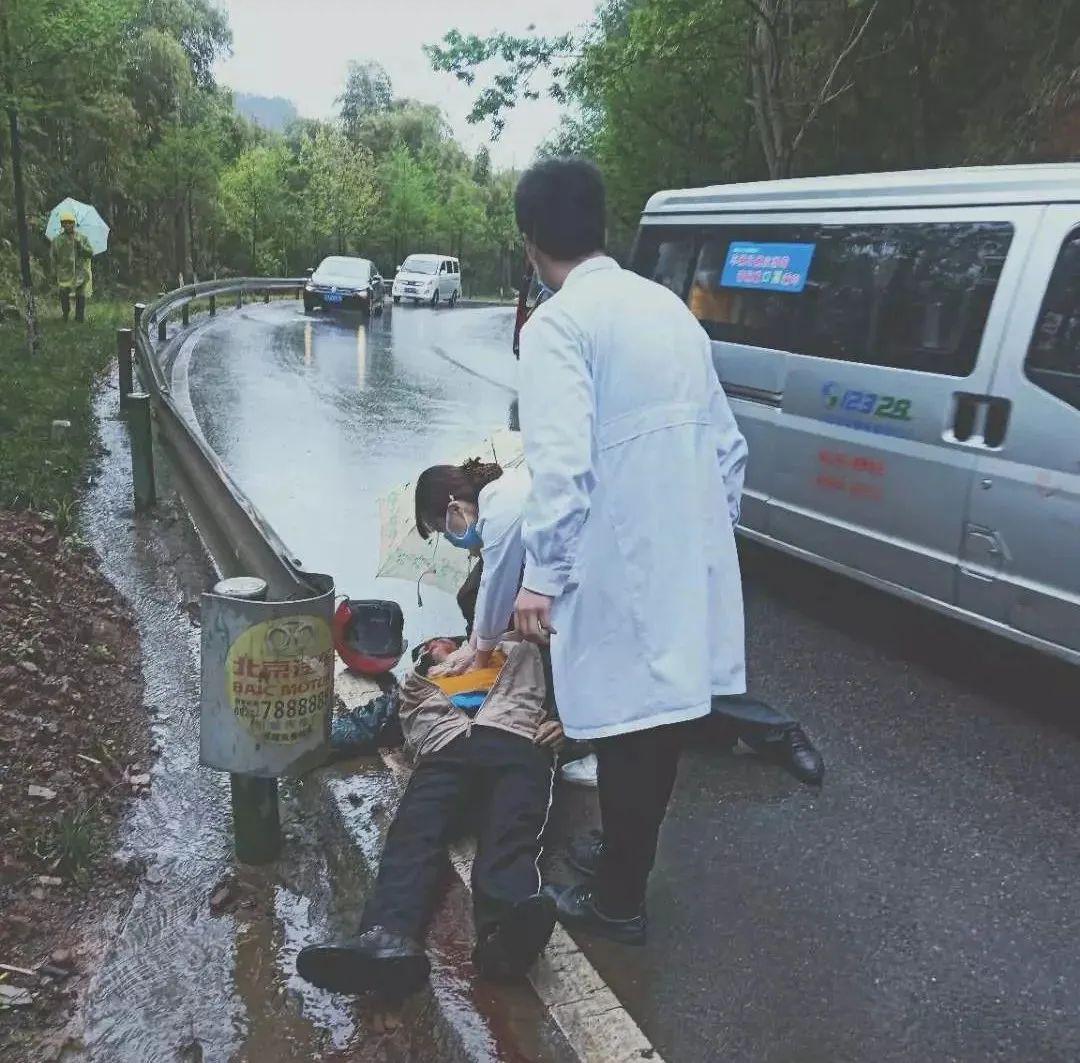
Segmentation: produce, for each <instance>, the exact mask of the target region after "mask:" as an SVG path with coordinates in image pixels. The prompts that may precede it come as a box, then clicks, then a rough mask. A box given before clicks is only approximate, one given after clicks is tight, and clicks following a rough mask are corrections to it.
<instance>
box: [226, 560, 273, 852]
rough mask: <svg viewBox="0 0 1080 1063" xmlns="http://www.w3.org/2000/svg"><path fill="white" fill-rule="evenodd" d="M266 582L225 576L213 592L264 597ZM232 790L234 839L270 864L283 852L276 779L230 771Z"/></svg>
mask: <svg viewBox="0 0 1080 1063" xmlns="http://www.w3.org/2000/svg"><path fill="white" fill-rule="evenodd" d="M266 592H267V586H266V582H265V581H264V580H261V579H256V578H254V577H251V576H240V577H237V578H234V579H226V580H222V581H221V582H220V583H218V584H217V586H215V587H214V594H220V595H221V596H222V597H225V598H241V599H244V600H246V601H263V600H265V598H266ZM229 783H230V787H231V790H232V815H233V843H234V846H235V848H236V859H237V860H239V861H240V863H242V864H269V863H271V862H272V861H273V860H276V859H277V857H278V854H279V853H280V852H281V820H280V818H279V816H278V783H277V779H267V778H263V777H260V776H256V775H241V774H238V773H236V772H233V773H231V774H230V775H229Z"/></svg>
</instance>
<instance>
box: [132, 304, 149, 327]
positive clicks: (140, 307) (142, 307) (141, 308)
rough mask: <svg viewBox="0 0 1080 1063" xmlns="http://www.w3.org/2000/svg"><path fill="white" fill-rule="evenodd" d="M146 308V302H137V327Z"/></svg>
mask: <svg viewBox="0 0 1080 1063" xmlns="http://www.w3.org/2000/svg"><path fill="white" fill-rule="evenodd" d="M145 310H146V303H136V304H135V315H134V317H135V327H136V328H138V327H139V322H140V321H142V316H143V312H144V311H145Z"/></svg>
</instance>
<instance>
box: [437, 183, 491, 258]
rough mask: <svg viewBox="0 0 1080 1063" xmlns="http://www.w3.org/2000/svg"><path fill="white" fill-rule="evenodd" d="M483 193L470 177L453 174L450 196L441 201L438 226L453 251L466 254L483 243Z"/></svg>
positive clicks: (453, 252)
mask: <svg viewBox="0 0 1080 1063" xmlns="http://www.w3.org/2000/svg"><path fill="white" fill-rule="evenodd" d="M485 220H486V215H485V213H484V193H483V190H482V189H481V188H480V186H479V185H477V184H476V183H475V182H474V181H473V180H472V178H471V177H470V176H468V175H466V174H463V173H457V174H454V177H453V180H452V181H451V185H450V193H449V195H448V196H447V197H446V198H445V199H444V200H443V201H442V207H441V210H440V211H439V217H438V225H439V229H440V232H441V233H444V234H445V237H446V241H447V244H446V246H447V247H448V248H449V250H450V253H451V254H452V255H454V256H455V257H456V258H464V257H465V249H466V248H467V247H474V246H476V245H477V244H479V243H480V241H481V239H482V238H483V234H484V222H485Z"/></svg>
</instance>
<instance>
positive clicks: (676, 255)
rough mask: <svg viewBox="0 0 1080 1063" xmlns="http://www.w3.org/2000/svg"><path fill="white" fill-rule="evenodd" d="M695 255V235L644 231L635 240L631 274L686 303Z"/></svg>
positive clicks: (687, 230) (681, 230) (684, 230)
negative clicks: (645, 279) (646, 278)
mask: <svg viewBox="0 0 1080 1063" xmlns="http://www.w3.org/2000/svg"><path fill="white" fill-rule="evenodd" d="M696 253H697V233H696V232H695V231H694V230H693V229H691V228H689V227H685V228H671V229H667V228H664V229H661V228H659V227H646V228H644V229H642V230H641V235H640V237H639V238H638V245H637V249H636V251H635V254H634V270H635V272H637V273H640V274H641V275H642V276H643V277H648V278H649V280H654V281H656V282H657V284H662V285H663V286H664V287H665V288H670V289H671V290H672V291H673V292H674V293H675V294H676V295H677V296H678V297H679V298H680V299H685V298H686V289H687V285H688V284H689V283H690V269H691V267H692V266H693V264H694V257H695V255H696Z"/></svg>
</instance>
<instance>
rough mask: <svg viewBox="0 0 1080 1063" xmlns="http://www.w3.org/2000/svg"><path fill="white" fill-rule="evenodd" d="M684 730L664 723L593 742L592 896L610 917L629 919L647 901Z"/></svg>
mask: <svg viewBox="0 0 1080 1063" xmlns="http://www.w3.org/2000/svg"><path fill="white" fill-rule="evenodd" d="M693 722H696V721H693ZM688 726H689V725H688V724H681V723H680V724H668V725H666V726H663V727H651V728H649V729H648V730H645V731H633V732H631V733H630V734H624V735H615V736H613V737H611V738H598V739H594V740H593V747H594V749H595V752H596V760H597V766H598V771H597V785H598V788H599V797H600V819H601V825H602V828H603V832H604V848H603V851H602V853H601V855H600V864H599V867H598V869H597V873H596V880H595V882H596V885H595V893H594V897H595V901H596V907H597V908H598V909H599V910H600V911H601V912H602V913H603V914H604V915H606V916H610V917H611V918H613V919H630V918H632V917H634V916H636V915H638V914H639V912H640V911H641V907H642V905H643V904H644V903H645V887H646V884H647V883H648V880H649V872H650V871H651V870H652V866H653V862H654V861H655V859H656V844H657V841H658V839H659V836H660V825H661V823H663V822H664V815H665V813H666V812H667V806H668V801H669V800H670V799H671V791H672V789H673V788H674V786H675V775H676V772H677V771H678V767H679V754H680V752H681V751H682V747H683V744H684V742H685V741H686V737H687V734H688Z"/></svg>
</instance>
